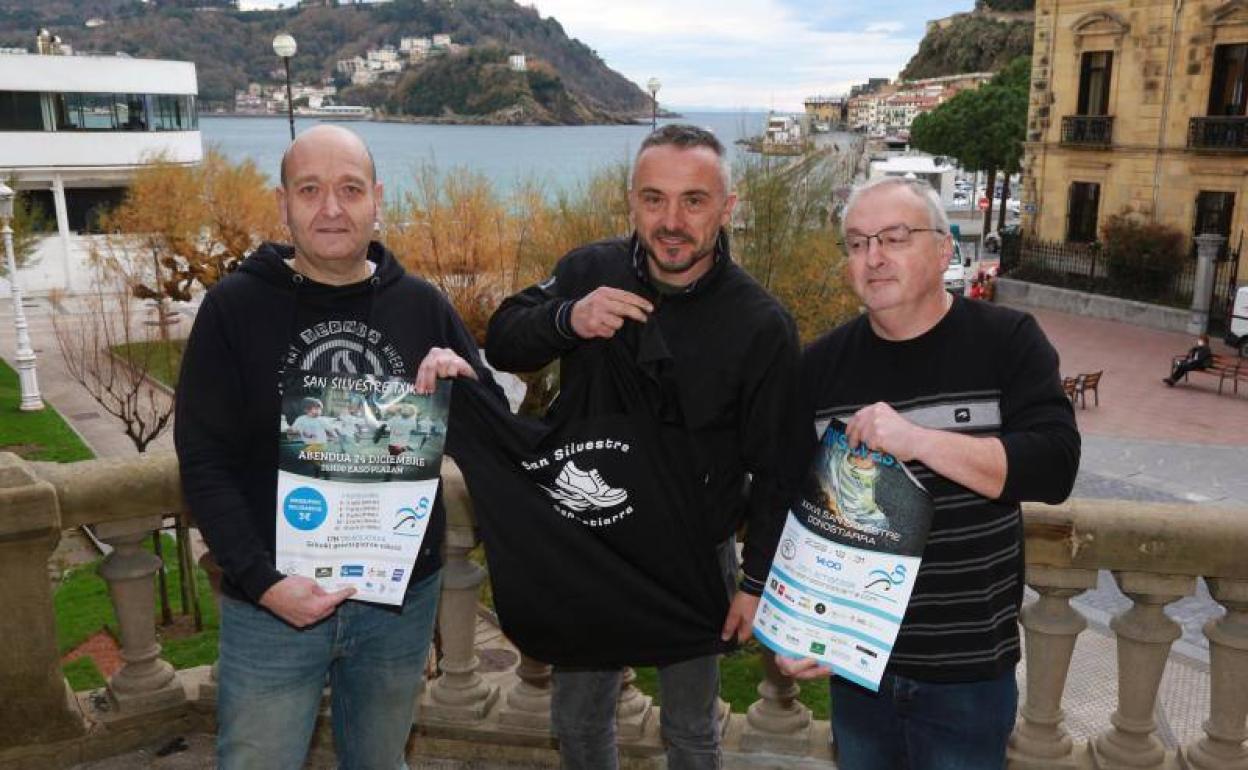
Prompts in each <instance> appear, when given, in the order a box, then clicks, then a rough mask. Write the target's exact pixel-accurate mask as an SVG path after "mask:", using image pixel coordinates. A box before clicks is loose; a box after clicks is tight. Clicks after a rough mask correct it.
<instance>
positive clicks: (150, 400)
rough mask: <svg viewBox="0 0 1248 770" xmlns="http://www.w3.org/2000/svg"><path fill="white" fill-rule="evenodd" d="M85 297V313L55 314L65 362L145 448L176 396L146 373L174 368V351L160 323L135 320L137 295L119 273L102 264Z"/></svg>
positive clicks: (161, 427) (163, 425)
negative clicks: (145, 322) (166, 339)
mask: <svg viewBox="0 0 1248 770" xmlns="http://www.w3.org/2000/svg"><path fill="white" fill-rule="evenodd" d="M81 301H82V303H83V305H84V308H85V312H83V313H80V314H73V315H71V314H63V313H57V314H54V315H53V316H52V318H53V326H54V328H55V331H56V341H57V344H58V345H59V346H60V349H61V355H62V356H63V357H64V359H65V367H66V369H68V370H69V374H70V376H71V377H73V378H74V380H76V381H77V382H78V383H79V384H80V385H82V387H83V388H85V389H86V391H87V392H88V393H90V394H91V397H92V398H94V399H95V401H96V403H98V404H99V405H100V407H101V408H102V409H104V411H106V412H108V413H109V414H111V415H112V416H113V417H116V418H117V419H118V420H119V421H120V422H121V424H122V426H123V429H124V431H125V434H126V436H127V437H128V438H129V439H130V441H131V442H132V443H133V444H134V448H135V449H136V450H138V451H139V452H144V451H146V450H147V447H148V445H149V444H151V443H152V441H154V440H156V438H157V437H159V436H160V435H161V434H162V433H164V432H165V430H166V429H168V427H169V424H170V420H171V419H172V418H173V397H172V396H170V395H169V394H168V393H166V392H164V391H163V390H160V389H159V388H157V387H155V386H153V385H152V383H151V382H150V381H149V379H148V378H149V376H150V375H151V374H152V373H153V372H154V371H157V370H163V371H170V370H172V368H173V358H174V357H175V356H176V353H175V351H174V349H173V347H172V346H171V345H170V344H168V342H166V341H162V340H161V339H160V335H161V331H159V328H160V326H159V325H157V326H155V327H153V326H148V325H146V324H144V323H141V322H140V323H136V319H135V315H136V313H135V312H134V311H135V300H134V299H133V295H132V293H131V290H130V286H129V284H128V282H126V281H125V280H123V279H122V278H121V275H120V274H119V273H117V272H114V271H112V270H109V269H107V268H101V269H100V275H99V278H98V279H97V281H96V282H95V287H94V290H93V291H92V293H91V294H89V295H86V296H84V297H82V298H81Z"/></svg>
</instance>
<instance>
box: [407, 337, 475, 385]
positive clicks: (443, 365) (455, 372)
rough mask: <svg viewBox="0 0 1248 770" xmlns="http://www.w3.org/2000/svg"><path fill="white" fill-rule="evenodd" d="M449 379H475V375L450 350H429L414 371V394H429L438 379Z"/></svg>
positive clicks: (467, 364) (461, 359) (462, 360)
mask: <svg viewBox="0 0 1248 770" xmlns="http://www.w3.org/2000/svg"><path fill="white" fill-rule="evenodd" d="M451 377H470V378H472V379H474V380H475V379H477V373H476V372H475V371H474V370H473V368H472V366H470V365H469V363H468V362H467V361H465V360H464V359H463V358H462V357H460V355H459V354H458V353H456V352H455V351H454V350H451V349H450V348H429V352H428V353H426V354H425V358H424V360H423V361H421V362H420V368H418V369H417V370H416V392H417V393H421V394H429V393H432V392H433V391H434V389H435V388H437V386H438V379H439V378H440V379H449V378H451Z"/></svg>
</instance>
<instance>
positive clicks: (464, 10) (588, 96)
mask: <svg viewBox="0 0 1248 770" xmlns="http://www.w3.org/2000/svg"><path fill="white" fill-rule="evenodd" d="M223 5H224V2H223V0H193V1H192V0H161V1H160V2H153V3H148V4H144V3H140V2H138V0H40V2H39V3H33V4H32V3H31V2H30V0H0V46H26V47H29V46H31V44H32V42H33V31H34V29H36V28H37V27H40V26H47V27H49V28H50V29H51V30H52V32H54V33H55V34H58V35H60V36H61V38H62V39H64V40H65V41H66V42H68V43H70V44H71V45H73V46H74V49H75V50H76V51H78V52H100V53H109V54H111V53H115V52H125V53H127V54H130V55H131V56H136V57H151V58H166V59H190V60H192V61H194V62H195V63H196V66H197V69H198V72H199V82H200V97H201V99H203V100H204V101H205V102H208V103H209V104H214V103H215V104H228V103H229V102H230V100H231V99H232V97H233V94H234V91H235V90H236V89H240V88H245V87H246V86H247V84H248V83H250V82H273V81H274V78H275V74H276V73H275V70H277V69H278V68H279V60H278V59H277V57H275V56H274V54H273V51H272V47H271V41H272V39H273V36H274V35H275V34H277V33H278V32H280V31H288V32H290V33H291V34H292V35H294V37H295V39H296V40H297V41H298V44H299V52H298V54H297V55H296V56H295V57H294V58H293V59H292V60H291V69H292V74H293V76H294V78H295V79H296V80H301V81H305V82H314V81H319V80H321V79H322V78H325V77H329V76H331V75H333V71H334V64H335V62H337V60H339V59H347V58H350V57H353V56H357V55H362V54H363V53H364V52H365V51H367V50H368V49H369V48H374V47H379V46H381V45H385V44H390V45H397V43H398V42H399V39H400V38H401V37H403V36H429V35H433V34H449V35H451V37H452V38H453V40H454V41H455V42H456V43H458V44H462V45H464V46H468V47H470V48H472V49H477V48H485V49H491V48H496V49H499V50H500V51H502V52H504V53H524V54H525V55H526V56H527V57H528V59H529V61H530V62H536V63H537V66H536V67H535V68H534V69H536V70H537V74H536V75H535V77H531V78H529V80H537V81H540V82H539V88H538V90H539V91H540V90H542V88H546V91H547V92H548V94H547V95H548V97H549V98H548V100H547V101H550V102H551V103H554V102H557V101H560V100H564V101H566V102H567V103H568V104H576V105H579V106H577V107H575V108H572V107H569V108H568V110H571V112H575V113H577V114H580V115H581V116H582V118H585V119H594V120H600V119H611V118H615V119H618V118H620V117H621V116H625V115H632V114H640V113H646V112H648V110H649V105H650V101H649V97H648V96H647V95H646V94H645V92H643V91H642V90H641V89H640V88H638V87H637V85H636V84H634V83H632V82H631V81H629V80H627V79H626V78H624V77H623V76H622V75H620V74H619V73H617V72H615V71H614V70H612V69H610V68H609V67H607V65H606V64H605V63H604V62H603V61H602V59H601V58H599V57H598V55H597V54H596V53H595V52H594V51H593V50H592V49H590V48H589V47H588V46H586V45H585V44H584V43H581V42H580V41H578V40H575V39H571V38H569V37H568V36H567V35H566V34H565V33H564V30H563V27H562V26H560V24H559V22H558V21H556V20H554V19H542V18H541V16H540V15H539V14H538V13H537V11H536V10H534V9H532V8H527V7H523V6H521V5H519V4H518V3H516V2H514V1H513V0H427V1H425V0H395V2H392V3H386V4H377V5H352V6H344V7H340V8H324V7H316V8H302V9H291V10H284V11H269V12H258V13H255V12H253V13H240V12H237V11H234V10H232V9H230V8H228V7H222V6H223ZM191 6H195V7H191ZM93 17H98V18H101V19H104V20H105V21H106V22H107V23H106V24H105V25H103V26H99V27H95V28H94V29H88V28H86V27H85V26H83V23H84V22H85V21H86V20H87V19H89V18H93ZM456 58H457V57H456ZM461 64H462V63H461ZM440 66H444V65H443V63H435V64H432V65H427V67H440ZM542 73H546V74H553V77H554V78H555V79H556V80H557V81H558V88H557V89H555V90H562V91H563V92H564V95H563V96H556V95H553V94H552V93H550V91H551V88H553V86H551V84H549V83H545V80H544V78H545V75H544V74H542ZM414 74H417V73H416V72H409V73H408V77H407V78H405V80H406V79H410V76H411V75H414ZM543 83H545V85H542V84H543ZM524 90H525V89H518V91H517V98H521V97H523V98H532V99H534V100H535V101H536V102H537V103H541V99H540V98H538V97H537V96H536V94H534V93H533V88H532V85H531V84H530V87H529V88H528V93H527V94H526V93H520V92H523V91H524ZM401 91H402V86H401V85H400V87H399V88H396V89H393V92H392V93H387V94H384V96H385V99H386V101H387V103H390V104H399V103H406V102H407V101H409V100H407V99H406V98H405V97H404V96H403V94H402V93H401ZM523 98H521V101H523ZM374 101H377V99H374ZM490 104H494V102H492V101H491V102H490ZM463 106H464V105H461V104H451V103H448V104H446V105H435V107H438V108H439V109H434V108H431V107H429V105H428V104H423V105H422V109H427V110H429V111H428V112H421V113H419V114H431V113H438V114H443V113H445V112H447V110H448V109H449V111H450V112H454V113H457V114H468V113H461V108H462V107H463ZM442 108H445V109H442ZM556 112H557V111H556ZM564 112H565V113H567V114H571V112H568V111H567V110H565V111H564ZM581 122H583V121H581Z"/></svg>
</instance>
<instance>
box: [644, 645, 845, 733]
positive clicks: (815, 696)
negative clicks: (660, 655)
mask: <svg viewBox="0 0 1248 770" xmlns="http://www.w3.org/2000/svg"><path fill="white" fill-rule="evenodd" d="M761 649H762V648H761V646H760V645H759V644H758V643H757V642H754V641H750V642H747V643H746V644H745V646H744V647H742V648H741V649H739V650H737V651H736V652H734V653H732V654H731V655H725V656H724V657H723V658H722V659H721V660H720V662H719V696H720V697H721V698H723V699H724V700H726V701H728V705H729V706H731V707H732V710H733V712H735V713H738V714H744V713H745V711H746V709H748V708H749V707H750V704H751V703H753V702H754V701H756V700H758V697H759V696H758V683H759V682H761V681H763V664H762V661H761V660H759V651H760V650H761ZM635 670H636V672H637V683H636V684H637V689H639V690H641V691H642V692H644V693H645V694H646V695H650V696H652V697H653V698H654V701H655V704H656V705H662V704H661V703H660V700H661V699H660V698H659V674H658V671H656V670H655V669H653V668H638V669H635ZM800 687H801V693H800V694H799V695H798V700H800V701H801V702H802V703H804V704H806V705H807V706H809V707H810V710H811V712H813V714H814V717H815V719H827V718H828V681H827V680H826V679H819V680H816V681H812V682H802V683H800Z"/></svg>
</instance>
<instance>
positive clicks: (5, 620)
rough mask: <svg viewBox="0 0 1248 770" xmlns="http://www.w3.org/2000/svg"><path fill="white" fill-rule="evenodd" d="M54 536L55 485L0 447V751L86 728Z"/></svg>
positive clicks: (58, 525)
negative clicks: (54, 573)
mask: <svg viewBox="0 0 1248 770" xmlns="http://www.w3.org/2000/svg"><path fill="white" fill-rule="evenodd" d="M5 419H9V418H8V416H6V417H5ZM60 539H61V518H60V513H59V511H58V508H57V499H56V490H55V489H53V487H52V485H50V484H48V483H46V482H43V481H40V480H39V479H38V478H36V477H35V475H34V474H33V473H32V472H31V471H30V469H29V467H28V466H27V464H26V463H25V462H24V461H22V460H21V459H19V458H18V457H17V455H14V454H10V453H8V452H0V591H3V593H4V598H3V599H2V600H0V602H2V603H3V606H4V608H3V610H0V640H3V641H0V693H2V694H3V695H0V756H3V754H4V752H5V750H6V749H12V748H15V747H21V746H25V745H33V744H38V743H46V742H52V741H57V740H61V739H67V738H73V737H76V736H78V735H81V734H82V733H83V732H85V730H86V723H85V722H84V721H83V718H82V713H81V711H80V710H79V708H78V702H77V700H75V698H74V694H73V693H72V692H70V690H69V686H68V685H67V684H66V682H65V677H64V676H63V675H62V674H61V660H60V655H59V654H58V653H57V647H56V622H55V619H54V618H55V614H54V612H53V607H52V587H51V585H50V583H49V581H48V559H50V558H51V557H52V552H53V551H54V550H55V549H56V545H57V543H58V542H59V541H60ZM149 610H150V607H149ZM2 763H3V760H2V759H0V764H2Z"/></svg>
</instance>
